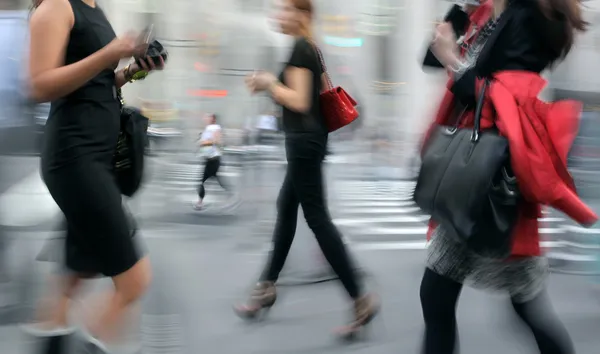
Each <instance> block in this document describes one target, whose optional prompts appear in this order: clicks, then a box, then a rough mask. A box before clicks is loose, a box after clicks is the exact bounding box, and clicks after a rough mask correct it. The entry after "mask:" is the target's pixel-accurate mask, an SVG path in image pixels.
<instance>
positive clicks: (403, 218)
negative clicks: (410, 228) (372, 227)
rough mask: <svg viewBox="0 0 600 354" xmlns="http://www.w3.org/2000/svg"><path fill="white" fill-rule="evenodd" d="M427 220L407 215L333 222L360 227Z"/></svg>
mask: <svg viewBox="0 0 600 354" xmlns="http://www.w3.org/2000/svg"><path fill="white" fill-rule="evenodd" d="M428 220H429V217H428V216H427V215H422V216H407V215H399V216H391V217H380V218H368V219H367V218H364V219H363V218H358V219H356V218H353V219H334V220H333V222H334V223H335V224H336V225H360V224H370V223H401V222H404V223H409V222H415V223H424V222H427V221H428Z"/></svg>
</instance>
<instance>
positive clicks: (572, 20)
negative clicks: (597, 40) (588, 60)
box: [537, 0, 589, 59]
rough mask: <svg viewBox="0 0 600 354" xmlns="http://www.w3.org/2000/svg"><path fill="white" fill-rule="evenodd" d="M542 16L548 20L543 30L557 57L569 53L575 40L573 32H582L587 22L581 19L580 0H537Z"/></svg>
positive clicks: (559, 57) (560, 57)
mask: <svg viewBox="0 0 600 354" xmlns="http://www.w3.org/2000/svg"><path fill="white" fill-rule="evenodd" d="M537 3H538V6H539V8H540V10H541V11H542V13H543V14H544V16H545V17H546V18H547V19H548V20H549V22H550V23H548V24H547V26H546V28H545V30H544V31H545V32H546V33H547V34H548V36H547V38H548V39H549V44H550V46H551V48H552V50H553V51H554V52H555V53H556V55H557V59H563V58H564V57H566V56H567V54H569V52H570V51H571V48H573V43H574V42H575V33H576V32H584V31H585V30H586V29H587V27H588V25H589V23H588V22H586V21H585V20H584V19H583V16H582V9H581V0H537Z"/></svg>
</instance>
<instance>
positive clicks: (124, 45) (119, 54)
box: [104, 32, 148, 65]
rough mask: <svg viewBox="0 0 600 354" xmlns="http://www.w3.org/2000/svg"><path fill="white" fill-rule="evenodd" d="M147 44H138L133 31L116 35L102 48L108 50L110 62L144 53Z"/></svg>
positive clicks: (111, 63)
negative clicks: (120, 35) (119, 35)
mask: <svg viewBox="0 0 600 354" xmlns="http://www.w3.org/2000/svg"><path fill="white" fill-rule="evenodd" d="M147 47H148V45H147V44H140V43H139V42H138V41H137V36H136V35H135V34H133V33H131V32H130V33H127V34H125V35H124V36H122V37H118V38H115V39H113V40H112V42H110V43H109V44H108V45H107V46H106V47H104V50H106V51H107V52H108V55H109V56H110V59H111V60H110V64H109V65H113V64H114V62H116V61H120V60H121V59H129V58H131V57H133V56H136V55H140V54H143V53H145V51H146V49H147Z"/></svg>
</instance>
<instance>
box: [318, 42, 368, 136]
mask: <svg viewBox="0 0 600 354" xmlns="http://www.w3.org/2000/svg"><path fill="white" fill-rule="evenodd" d="M315 49H316V51H317V55H318V57H319V61H320V62H321V68H322V69H323V73H324V74H325V77H326V78H327V84H328V86H329V87H327V88H326V89H324V90H323V91H321V96H320V105H321V114H322V115H323V119H324V120H325V125H326V126H327V130H328V131H329V132H330V133H331V132H334V131H336V130H338V129H340V128H341V127H345V126H346V125H348V124H350V123H352V122H353V121H355V120H356V118H358V111H357V110H356V108H355V107H356V101H355V100H354V99H353V98H352V97H351V96H350V95H349V94H348V93H347V92H346V91H345V90H344V89H343V88H341V87H340V86H337V87H333V84H332V82H331V78H330V77H329V73H328V72H327V67H326V66H325V61H324V60H323V55H321V51H320V50H319V48H318V47H317V46H315Z"/></svg>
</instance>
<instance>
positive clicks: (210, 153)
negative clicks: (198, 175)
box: [194, 113, 229, 210]
mask: <svg viewBox="0 0 600 354" xmlns="http://www.w3.org/2000/svg"><path fill="white" fill-rule="evenodd" d="M205 119H206V124H207V125H206V128H204V131H203V132H202V135H201V136H200V140H199V141H198V144H199V145H200V148H201V151H202V155H203V156H204V159H205V161H204V173H203V174H202V181H201V182H200V186H199V187H198V197H199V198H200V199H199V200H198V202H197V203H196V204H195V205H194V209H196V210H201V209H203V208H204V204H203V201H204V196H205V195H206V190H205V188H204V183H205V182H206V181H207V180H208V179H209V178H215V179H216V180H217V182H219V185H220V186H221V187H222V188H223V189H225V190H226V191H229V188H228V186H227V185H226V184H225V183H223V179H222V178H220V177H219V175H218V173H219V168H220V167H221V156H222V155H223V150H222V134H221V132H222V129H221V126H220V125H219V124H217V116H216V115H215V114H214V113H213V114H209V115H207V116H206V118H205Z"/></svg>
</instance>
